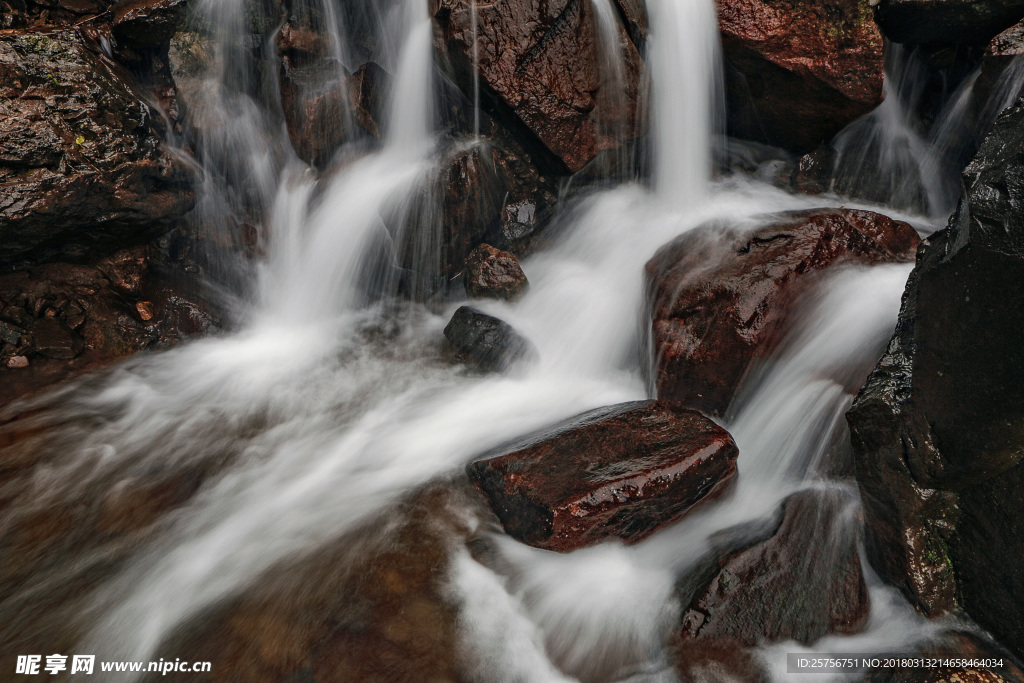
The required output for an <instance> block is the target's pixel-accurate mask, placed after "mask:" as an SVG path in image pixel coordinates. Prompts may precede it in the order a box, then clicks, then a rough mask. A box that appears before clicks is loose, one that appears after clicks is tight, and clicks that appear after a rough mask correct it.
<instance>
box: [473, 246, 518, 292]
mask: <svg viewBox="0 0 1024 683" xmlns="http://www.w3.org/2000/svg"><path fill="white" fill-rule="evenodd" d="M465 284H466V293H467V294H469V295H470V296H471V297H476V298H490V299H505V300H507V301H515V300H516V299H519V298H520V297H522V296H523V295H524V294H525V293H526V290H527V289H529V287H530V283H529V281H528V280H527V279H526V275H525V274H524V273H523V269H522V268H521V267H520V266H519V261H518V260H517V259H516V257H515V255H514V254H512V253H510V252H507V251H501V250H500V249H498V248H496V247H492V246H491V245H489V244H481V245H480V246H479V247H477V248H476V249H474V250H473V251H472V252H470V254H469V256H468V257H466V279H465Z"/></svg>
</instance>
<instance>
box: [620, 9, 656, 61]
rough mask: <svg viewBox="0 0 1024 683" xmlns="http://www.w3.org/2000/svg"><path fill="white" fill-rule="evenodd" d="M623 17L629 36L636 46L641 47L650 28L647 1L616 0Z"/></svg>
mask: <svg viewBox="0 0 1024 683" xmlns="http://www.w3.org/2000/svg"><path fill="white" fill-rule="evenodd" d="M616 3H617V4H618V6H619V9H620V10H621V12H622V16H623V18H624V19H625V20H626V29H627V30H628V31H629V37H630V38H632V39H633V43H634V44H636V46H637V47H638V48H640V49H641V51H642V49H643V45H644V43H645V42H646V40H647V31H648V29H649V28H650V25H649V23H648V17H647V3H646V2H644V1H643V0H616Z"/></svg>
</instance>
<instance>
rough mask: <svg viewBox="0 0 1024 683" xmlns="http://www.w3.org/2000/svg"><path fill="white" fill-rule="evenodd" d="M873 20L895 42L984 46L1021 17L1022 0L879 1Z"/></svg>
mask: <svg viewBox="0 0 1024 683" xmlns="http://www.w3.org/2000/svg"><path fill="white" fill-rule="evenodd" d="M875 19H876V20H877V21H878V25H879V27H880V28H881V29H882V33H883V34H884V35H885V37H886V38H888V39H889V40H891V41H893V42H895V43H913V44H918V45H920V44H926V43H946V44H955V45H984V44H985V43H987V42H988V41H989V40H991V39H992V38H993V37H994V36H995V35H996V34H998V33H1000V32H1001V31H1003V30H1005V29H1007V28H1009V27H1010V26H1013V25H1014V24H1016V23H1017V22H1018V21H1020V20H1021V19H1024V2H1021V0H879V2H878V4H877V5H875Z"/></svg>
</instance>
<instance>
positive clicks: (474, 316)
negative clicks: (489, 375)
mask: <svg viewBox="0 0 1024 683" xmlns="http://www.w3.org/2000/svg"><path fill="white" fill-rule="evenodd" d="M444 336H445V337H446V338H447V339H448V341H449V342H451V344H452V346H454V347H455V357H456V358H457V359H458V360H460V361H462V362H464V363H466V364H468V365H472V366H474V367H476V368H478V369H480V370H484V371H487V372H498V371H501V370H504V369H505V368H507V367H509V366H510V365H512V364H513V363H515V362H516V361H519V360H523V359H524V358H527V357H528V356H531V355H533V354H534V353H535V349H534V347H533V345H532V344H531V343H530V342H529V341H527V340H526V339H524V338H523V337H522V336H520V335H519V333H518V332H516V331H515V328H513V327H512V326H511V325H509V324H508V323H506V322H505V321H503V320H501V319H499V318H495V317H494V316H493V315H487V314H486V313H484V312H483V311H479V310H477V309H475V308H473V307H471V306H463V307H461V308H460V309H459V310H457V311H455V315H453V316H452V319H451V321H450V322H449V323H448V325H447V326H446V327H445V328H444Z"/></svg>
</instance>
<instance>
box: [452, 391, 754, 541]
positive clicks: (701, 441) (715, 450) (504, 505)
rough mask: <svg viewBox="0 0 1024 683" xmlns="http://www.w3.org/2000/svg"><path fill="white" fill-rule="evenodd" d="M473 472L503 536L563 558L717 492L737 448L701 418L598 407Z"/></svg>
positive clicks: (665, 520) (625, 535) (667, 408)
mask: <svg viewBox="0 0 1024 683" xmlns="http://www.w3.org/2000/svg"><path fill="white" fill-rule="evenodd" d="M503 450H504V453H502V454H501V455H495V456H493V457H489V458H487V459H484V460H479V461H477V462H474V463H473V464H471V465H470V466H469V468H468V472H469V476H470V478H471V479H472V480H473V481H475V482H476V483H477V485H478V486H480V488H481V489H482V490H483V492H484V493H485V494H486V496H487V498H488V500H490V502H491V507H492V509H493V510H494V512H495V513H496V514H497V515H498V519H500V520H501V523H502V526H504V528H505V531H507V532H508V534H509V535H510V536H512V537H513V538H516V539H518V540H520V541H522V542H524V543H527V544H529V545H532V546H535V547H538V548H546V549H548V550H558V551H568V550H573V549H575V548H581V547H583V546H587V545H593V544H595V543H599V542H601V541H603V540H607V539H609V538H620V539H622V540H624V541H626V542H630V543H631V542H636V541H639V540H641V539H643V538H645V537H647V536H649V535H650V534H652V533H654V532H655V531H657V530H658V529H660V528H661V527H663V526H665V525H667V524H669V523H671V522H673V521H675V520H677V519H679V517H681V516H682V515H684V514H686V512H687V511H689V510H690V508H692V507H693V506H694V505H696V504H697V503H698V502H700V501H701V500H703V499H705V498H707V497H709V496H712V497H713V496H714V495H717V494H718V493H720V492H721V491H722V490H723V489H724V487H725V486H726V485H728V483H729V482H730V480H731V479H732V477H733V475H734V474H735V473H736V444H735V443H733V440H732V437H730V436H729V434H728V432H726V431H725V430H724V429H722V428H721V427H719V426H718V425H716V424H715V423H714V422H712V421H711V420H709V419H708V418H706V417H704V416H703V415H701V414H700V413H698V412H696V411H692V410H687V409H684V408H682V407H681V406H678V405H674V404H671V403H662V402H657V401H637V402H634V403H624V404H620V405H617V406H612V407H610V408H602V409H599V410H595V411H591V412H589V413H585V414H583V415H580V416H577V417H575V418H572V419H571V420H569V421H567V422H565V423H563V424H560V425H558V426H556V427H553V428H551V429H550V430H548V431H545V432H543V433H541V434H538V435H536V436H534V437H530V438H529V439H528V440H527V441H526V442H525V443H520V444H516V445H514V446H512V447H509V448H506V449H503Z"/></svg>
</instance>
